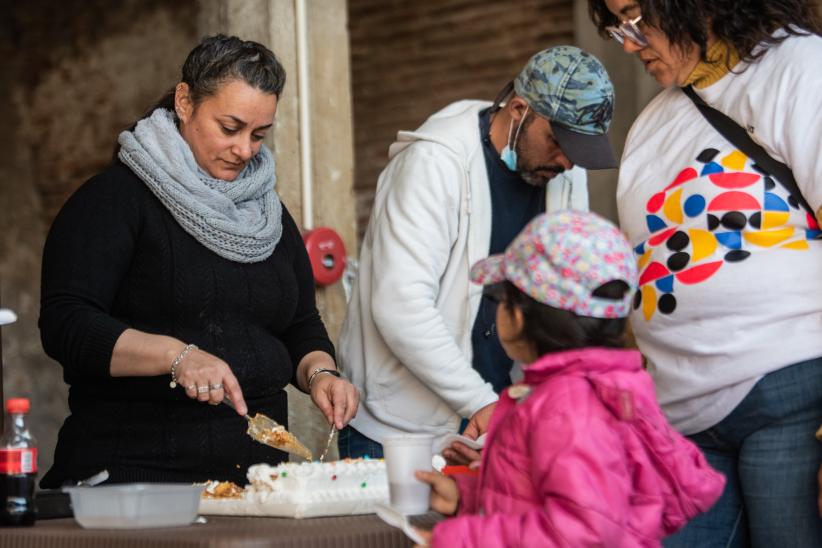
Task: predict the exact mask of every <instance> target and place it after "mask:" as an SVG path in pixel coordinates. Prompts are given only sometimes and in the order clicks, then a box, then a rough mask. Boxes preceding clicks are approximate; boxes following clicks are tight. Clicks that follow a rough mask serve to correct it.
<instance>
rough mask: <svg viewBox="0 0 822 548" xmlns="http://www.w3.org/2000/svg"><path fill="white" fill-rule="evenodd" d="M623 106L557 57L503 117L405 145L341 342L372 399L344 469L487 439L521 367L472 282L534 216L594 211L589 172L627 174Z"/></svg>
mask: <svg viewBox="0 0 822 548" xmlns="http://www.w3.org/2000/svg"><path fill="white" fill-rule="evenodd" d="M613 104H614V92H613V86H612V85H611V82H610V80H609V78H608V74H607V73H606V71H605V68H604V67H603V66H602V64H601V63H600V62H599V61H598V60H597V59H596V58H595V57H593V56H592V55H590V54H588V53H586V52H584V51H582V50H580V49H579V48H575V47H570V46H558V47H553V48H549V49H546V50H544V51H541V52H539V53H537V54H536V55H534V56H533V57H532V58H531V59H530V60H529V62H528V64H527V65H526V66H525V68H524V69H523V70H522V71H521V72H520V74H519V75H518V76H517V78H516V79H515V80H514V81H513V82H510V83H509V84H508V85H506V86H505V87H504V88H503V90H502V91H501V92H500V94H499V96H498V97H497V100H496V101H495V102H494V103H490V102H484V101H459V102H456V103H454V104H451V105H449V106H447V107H445V108H444V109H443V110H441V111H439V112H437V113H436V114H434V115H432V116H431V117H430V118H428V120H426V121H425V123H423V125H422V126H421V127H420V128H418V129H417V130H416V131H400V132H399V133H398V136H397V141H396V142H395V143H394V144H393V145H391V147H390V149H389V158H390V162H389V164H388V166H387V167H386V168H385V169H384V170H383V172H382V173H381V174H380V178H379V181H378V184H377V194H376V197H375V200H374V206H373V210H372V213H371V219H370V221H369V223H368V228H367V230H366V234H365V238H364V240H363V243H362V248H361V250H360V271H359V276H358V279H357V281H356V283H355V286H354V291H353V294H352V296H351V301H350V302H349V306H348V311H347V315H346V319H345V322H344V324H343V328H342V333H341V335H340V344H339V356H338V357H339V362H340V364H341V366H342V370H343V371H344V372H345V374H346V375H347V376H348V377H349V378H350V379H351V381H352V382H353V383H354V385H355V386H357V387H358V388H359V389H360V391H361V394H362V399H361V405H360V408H359V410H358V412H357V416H356V417H355V419H354V420H353V421H352V422H351V427H347V428H346V429H345V430H343V431H342V432H341V433H340V438H339V447H340V455H341V456H342V457H349V456H350V457H357V456H363V455H366V454H367V455H369V456H371V457H381V456H382V447H381V445H380V444H381V442H382V439H383V438H384V437H385V436H388V435H393V434H403V433H410V432H414V433H430V434H434V435H435V436H436V437H437V438H438V439H440V440H441V439H443V438H444V436H445V435H447V434H449V433H457V432H458V431H459V430H460V428H461V426H465V421H466V419H469V420H468V422H467V428H465V434H466V435H467V436H469V437H472V438H476V437H477V436H478V435H479V434H482V433H483V432H484V431H485V430H486V428H487V423H488V419H489V418H490V415H491V411H492V410H493V404H494V403H495V402H496V400H497V392H499V391H501V390H502V389H503V388H505V387H506V386H507V385H508V384H510V382H511V381H510V371H511V367H512V362H511V360H510V359H509V358H508V357H507V356H506V355H505V352H504V351H503V349H502V347H501V346H500V344H499V341H498V339H497V336H496V330H495V326H494V322H495V305H494V303H492V302H491V301H490V300H488V299H484V298H482V292H481V291H480V290H479V289H478V288H477V287H476V286H473V287H472V285H471V284H470V282H469V275H468V269H469V267H470V265H472V264H474V263H475V262H476V261H477V260H479V259H481V258H483V257H486V256H488V255H489V254H494V253H501V252H502V251H504V249H505V247H506V246H507V245H508V244H509V243H510V242H511V240H513V238H514V237H515V236H516V235H517V234H518V233H519V232H520V230H521V229H522V228H523V227H524V226H525V225H526V224H527V223H528V222H529V221H530V220H531V219H532V218H534V217H535V216H537V215H538V214H540V213H542V212H545V211H555V210H560V209H569V208H572V209H587V208H588V191H587V188H586V176H585V171H584V170H583V169H581V168H588V169H603V168H613V167H616V164H617V163H616V160H615V158H614V155H613V152H612V151H611V148H610V145H609V144H608V140H607V137H606V132H607V130H608V125H609V124H610V121H611V115H612V112H613ZM576 166H579V167H576ZM486 301H487V302H486ZM436 445H437V444H436V443H435V446H436ZM448 455H449V454H448V453H446V456H448Z"/></svg>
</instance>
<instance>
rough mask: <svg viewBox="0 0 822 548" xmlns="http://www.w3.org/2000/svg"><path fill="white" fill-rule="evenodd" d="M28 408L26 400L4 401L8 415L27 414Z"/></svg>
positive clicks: (13, 399) (10, 399)
mask: <svg viewBox="0 0 822 548" xmlns="http://www.w3.org/2000/svg"><path fill="white" fill-rule="evenodd" d="M30 407H31V406H30V405H29V399H28V398H9V399H7V400H6V411H8V412H9V413H28V412H29V409H30Z"/></svg>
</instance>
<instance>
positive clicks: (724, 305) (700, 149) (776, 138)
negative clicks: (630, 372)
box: [617, 37, 822, 434]
mask: <svg viewBox="0 0 822 548" xmlns="http://www.w3.org/2000/svg"><path fill="white" fill-rule="evenodd" d="M698 93H699V94H700V95H701V96H702V97H703V98H704V99H705V101H706V102H707V103H708V104H710V105H712V106H714V108H717V109H718V110H720V111H722V112H725V113H726V114H728V115H729V116H731V117H732V118H733V119H734V120H735V121H737V123H740V124H741V125H743V127H746V128H747V129H748V131H749V133H750V134H751V136H752V137H753V139H754V140H755V141H757V142H759V143H760V144H761V145H762V146H764V147H765V148H766V150H768V151H769V153H771V154H772V155H773V156H774V157H775V158H776V159H778V160H780V161H783V162H785V163H787V164H788V165H789V166H790V167H791V168H792V170H793V172H794V176H795V177H796V179H797V183H798V185H799V187H800V189H801V190H802V193H803V195H804V197H805V198H806V199H807V200H808V201H809V202H810V205H811V207H812V208H813V209H814V211H816V210H817V209H818V208H819V207H820V205H822V39H820V38H819V37H802V38H797V37H791V38H789V39H788V40H786V41H785V42H783V43H782V44H780V45H779V46H777V47H774V48H773V49H771V50H770V51H769V52H768V53H766V54H765V56H764V57H763V58H762V59H761V60H760V62H758V63H755V64H753V65H751V66H750V67H748V68H747V70H745V71H744V72H742V73H741V74H728V75H726V76H725V77H724V78H722V79H721V80H720V81H719V82H717V83H716V84H714V85H712V86H710V87H708V88H706V89H704V90H700V91H698ZM617 202H618V206H619V218H620V224H621V227H622V229H623V230H624V231H625V232H626V234H627V235H628V238H629V240H630V241H631V243H632V245H634V246H635V251H636V253H637V256H638V261H639V284H640V288H639V291H638V292H637V296H636V299H635V301H634V312H633V314H632V317H631V321H632V327H633V330H634V333H635V334H636V337H637V341H638V343H639V346H640V349H641V350H642V352H643V353H644V354H645V355H646V357H647V358H648V360H649V370H650V372H651V374H652V375H653V376H654V379H655V381H656V383H657V392H658V396H659V399H660V403H661V405H662V407H663V409H664V410H665V412H666V414H667V415H668V418H669V420H670V421H671V422H672V424H673V425H674V426H675V427H677V428H678V429H679V430H680V431H682V432H684V433H686V434H689V433H695V432H698V431H701V430H704V429H706V428H708V427H710V426H712V425H714V424H716V423H718V422H719V421H721V420H722V419H723V418H724V417H725V416H727V415H728V414H729V413H730V412H731V411H732V410H733V408H734V407H736V406H737V405H738V404H739V403H740V402H741V400H742V399H744V397H745V395H747V393H748V392H749V391H750V390H751V388H752V387H753V385H754V384H755V383H756V381H757V380H758V379H759V378H761V377H762V375H764V374H767V373H769V372H772V371H775V370H777V369H780V368H782V367H784V366H786V365H790V364H793V363H796V362H800V361H803V360H806V359H811V358H815V357H818V356H822V240H818V239H816V238H817V237H818V236H819V235H820V230H819V226H818V224H817V222H816V220H815V219H814V217H813V216H812V215H810V214H808V213H807V212H806V211H805V210H804V209H803V208H802V207H801V206H800V205H799V203H798V201H797V200H796V198H795V197H793V196H790V195H789V192H788V191H787V190H786V189H785V187H784V186H782V184H781V183H779V182H778V181H776V180H775V179H774V178H773V177H771V176H770V175H769V174H767V173H766V172H764V170H763V169H761V168H760V167H759V166H757V165H756V164H755V162H754V161H753V160H752V159H751V158H748V157H747V156H746V155H745V154H743V153H742V152H740V151H739V150H737V149H736V148H735V147H734V146H733V145H731V144H730V143H728V142H727V141H726V140H725V139H724V138H723V137H722V136H721V135H719V133H717V131H716V130H715V129H713V127H711V125H710V124H709V123H708V122H707V121H706V120H705V119H704V118H703V116H702V115H701V114H700V113H699V111H698V110H697V109H696V107H694V105H693V103H692V102H691V101H690V99H688V98H687V97H686V96H685V95H684V94H683V93H682V92H681V90H679V89H676V88H675V89H667V90H665V91H663V92H662V93H661V94H660V95H659V96H657V97H656V98H655V99H654V100H653V101H652V102H651V104H650V105H649V106H648V107H647V108H646V109H645V110H644V111H643V112H642V114H641V115H640V117H639V118H638V119H637V121H636V122H635V124H634V126H633V127H632V128H631V132H630V134H629V136H628V141H627V143H626V147H625V152H624V155H623V158H622V162H621V166H620V177H619V186H618V191H617Z"/></svg>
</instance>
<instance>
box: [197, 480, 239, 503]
mask: <svg viewBox="0 0 822 548" xmlns="http://www.w3.org/2000/svg"><path fill="white" fill-rule="evenodd" d="M244 492H245V490H244V489H243V488H242V487H240V486H239V485H237V484H236V483H234V482H233V481H207V482H206V486H205V489H203V495H202V496H203V498H206V499H241V498H243V494H244Z"/></svg>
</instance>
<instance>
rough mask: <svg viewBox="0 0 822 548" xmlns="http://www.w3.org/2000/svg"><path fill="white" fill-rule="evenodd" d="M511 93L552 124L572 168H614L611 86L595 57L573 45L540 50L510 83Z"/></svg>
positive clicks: (612, 91) (606, 74) (612, 94)
mask: <svg viewBox="0 0 822 548" xmlns="http://www.w3.org/2000/svg"><path fill="white" fill-rule="evenodd" d="M514 91H516V93H517V95H519V96H520V97H522V98H523V99H525V100H526V101H527V102H528V104H529V105H531V108H532V109H534V110H535V111H536V112H537V113H538V114H540V115H542V116H544V117H545V118H547V119H548V120H549V121H550V122H551V129H552V130H553V132H554V137H555V138H556V140H557V142H558V143H559V146H560V148H561V149H562V151H563V152H564V153H565V154H566V155H567V156H568V158H569V159H570V160H571V161H572V162H573V163H574V164H576V165H579V166H582V167H584V168H588V169H606V168H613V167H616V166H617V160H616V158H615V157H614V153H613V150H611V144H610V143H609V142H608V137H607V133H608V126H609V125H610V123H611V117H612V116H613V112H614V86H613V85H612V84H611V79H610V78H608V73H607V72H606V71H605V67H603V66H602V63H600V62H599V60H598V59H597V58H596V57H594V56H593V55H591V54H590V53H586V52H584V51H582V50H581V49H579V48H577V47H573V46H555V47H552V48H548V49H546V50H543V51H540V52H539V53H537V54H536V55H534V56H533V57H531V59H530V60H529V61H528V64H527V65H525V68H524V69H522V72H520V73H519V76H517V78H516V80H514Z"/></svg>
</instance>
